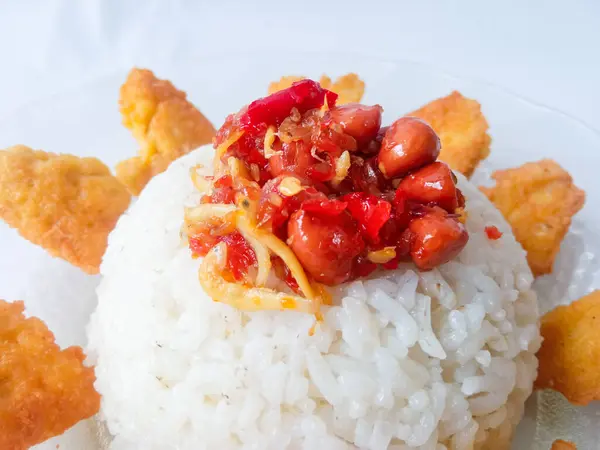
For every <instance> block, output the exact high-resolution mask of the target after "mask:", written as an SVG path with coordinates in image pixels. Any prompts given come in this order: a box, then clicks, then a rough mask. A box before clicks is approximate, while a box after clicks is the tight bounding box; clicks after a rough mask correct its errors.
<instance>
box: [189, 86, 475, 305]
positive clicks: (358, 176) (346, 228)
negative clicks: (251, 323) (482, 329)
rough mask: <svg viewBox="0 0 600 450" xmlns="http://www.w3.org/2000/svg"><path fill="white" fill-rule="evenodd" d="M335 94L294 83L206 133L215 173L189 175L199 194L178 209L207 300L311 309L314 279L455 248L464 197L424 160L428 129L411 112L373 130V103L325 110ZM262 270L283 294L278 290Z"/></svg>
mask: <svg viewBox="0 0 600 450" xmlns="http://www.w3.org/2000/svg"><path fill="white" fill-rule="evenodd" d="M336 97H337V96H336V94H334V93H332V92H330V91H328V90H326V89H323V88H322V87H321V86H320V85H319V84H318V83H316V82H314V81H312V80H302V81H298V82H296V83H294V84H292V86H291V87H289V88H287V89H284V90H281V91H278V92H276V93H274V94H272V95H270V96H268V97H265V98H262V99H259V100H256V101H254V102H252V103H251V104H250V105H248V106H247V107H244V108H242V110H241V111H240V112H238V113H237V114H231V115H230V116H228V117H227V119H226V121H225V123H224V125H223V126H222V127H221V129H220V130H219V131H218V133H217V136H216V138H215V141H214V146H215V149H216V150H217V151H216V154H215V159H216V161H215V165H214V167H215V173H214V174H212V175H211V176H210V177H205V182H204V183H200V182H198V181H197V180H195V181H194V183H195V185H196V186H206V185H209V186H210V189H208V190H207V191H205V192H204V196H203V197H202V200H201V202H200V203H201V204H200V205H199V206H197V207H196V208H191V209H189V210H188V211H187V212H186V234H187V236H188V239H189V245H190V248H191V250H192V252H193V254H194V255H195V256H202V257H205V258H204V261H203V262H202V267H201V270H200V281H201V283H202V286H203V287H204V289H205V290H206V292H207V293H209V295H211V296H212V297H213V298H214V299H215V300H216V301H222V302H226V303H229V304H232V305H234V306H236V307H238V308H241V309H245V310H257V309H293V310H297V311H304V312H311V313H313V314H316V315H318V311H319V306H320V305H321V304H323V303H324V302H325V294H326V290H325V289H323V287H322V286H320V284H319V283H323V284H325V285H330V286H332V285H337V284H340V283H344V282H347V281H350V280H353V279H356V278H359V277H364V276H368V275H369V274H370V273H372V272H373V271H375V270H377V269H383V270H393V269H395V268H397V267H398V263H399V262H401V261H413V262H414V263H415V264H416V265H417V267H418V268H419V269H421V270H430V269H432V268H434V267H436V266H438V265H440V264H443V263H445V262H447V261H449V260H450V259H452V258H454V257H455V256H456V255H458V253H459V252H460V251H461V250H462V249H463V248H464V246H465V245H466V243H467V241H468V233H467V231H466V228H465V227H464V225H463V223H461V222H460V220H459V219H460V217H461V215H460V212H461V211H463V210H464V206H465V202H464V197H463V196H462V194H461V192H460V190H459V189H458V188H457V186H456V182H457V180H456V177H455V176H454V174H453V173H452V171H451V170H450V168H449V167H448V166H447V165H445V164H443V163H441V162H436V158H437V156H438V154H439V151H440V141H439V138H438V137H437V135H436V134H435V132H434V131H433V130H432V129H431V127H429V125H427V124H426V123H425V122H423V121H421V120H419V119H415V118H412V117H403V118H400V119H398V120H396V121H395V122H393V123H392V124H391V125H390V126H389V127H381V115H382V112H383V109H382V108H381V106H379V105H375V106H365V105H360V104H352V103H351V104H345V105H343V106H336ZM193 176H194V177H196V178H197V177H198V174H197V173H194V174H193ZM463 214H464V213H463ZM271 272H273V273H274V274H275V275H276V277H275V278H279V279H280V280H281V281H283V282H285V283H286V284H287V285H288V286H289V288H290V291H291V292H292V293H284V292H278V291H277V290H276V289H275V288H274V286H275V284H271V283H272V281H269V280H270V279H271V278H272V277H269V274H270V273H271ZM232 296H236V297H235V298H232ZM257 299H258V301H257Z"/></svg>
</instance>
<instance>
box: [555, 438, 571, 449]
mask: <svg viewBox="0 0 600 450" xmlns="http://www.w3.org/2000/svg"><path fill="white" fill-rule="evenodd" d="M550 450H577V447H576V446H575V444H573V443H572V442H569V441H563V440H562V439H558V440H556V441H554V442H553V443H552V448H551V449H550Z"/></svg>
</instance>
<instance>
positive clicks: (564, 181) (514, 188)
mask: <svg viewBox="0 0 600 450" xmlns="http://www.w3.org/2000/svg"><path fill="white" fill-rule="evenodd" d="M492 178H493V179H494V180H495V181H496V185H495V186H494V187H491V188H481V190H482V191H483V192H484V193H485V194H486V195H487V196H488V198H489V199H490V200H491V201H492V202H493V203H494V205H496V207H497V208H498V209H499V210H500V212H501V213H502V214H503V215H504V218H505V219H506V220H507V221H508V223H509V224H510V225H511V226H512V229H513V232H514V234H515V237H516V239H517V241H519V243H520V244H521V245H522V246H523V248H524V249H525V251H526V252H527V261H528V262H529V267H530V268H531V271H532V272H533V274H534V275H536V276H537V275H543V274H545V273H550V272H552V266H553V264H554V259H555V258H556V255H557V254H558V251H559V249H560V243H561V242H562V240H563V238H564V237H565V234H567V231H568V230H569V226H570V225H571V218H572V217H573V215H575V213H577V211H579V210H580V209H581V208H582V206H583V204H584V202H585V193H584V192H583V191H582V190H581V189H578V188H577V187H576V186H575V185H574V184H573V179H572V178H571V176H570V175H569V173H568V172H567V171H566V170H564V169H563V168H562V167H561V166H559V165H558V164H557V163H556V162H554V161H552V160H550V159H544V160H541V161H538V162H531V163H527V164H524V165H522V166H520V167H516V168H513V169H507V170H497V171H495V172H494V173H493V174H492Z"/></svg>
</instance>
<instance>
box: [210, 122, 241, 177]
mask: <svg viewBox="0 0 600 450" xmlns="http://www.w3.org/2000/svg"><path fill="white" fill-rule="evenodd" d="M243 135H244V132H243V131H242V130H237V131H235V132H234V133H231V134H230V135H229V137H228V138H227V139H225V141H223V142H222V143H221V145H219V146H218V147H217V148H216V149H215V156H214V172H215V176H217V175H219V174H220V173H221V171H222V169H223V163H222V162H221V158H222V157H223V155H224V154H225V152H226V151H227V149H228V148H229V147H231V146H232V145H233V144H235V143H236V142H237V141H238V140H239V139H240V138H241V137H242V136H243Z"/></svg>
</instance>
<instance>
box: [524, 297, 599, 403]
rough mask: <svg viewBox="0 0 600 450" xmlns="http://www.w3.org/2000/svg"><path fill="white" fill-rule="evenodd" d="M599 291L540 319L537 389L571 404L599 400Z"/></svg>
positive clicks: (560, 307)
mask: <svg viewBox="0 0 600 450" xmlns="http://www.w3.org/2000/svg"><path fill="white" fill-rule="evenodd" d="M599 330H600V291H594V292H592V293H591V294H588V295H586V296H585V297H582V298H580V299H579V300H576V301H574V302H573V303H571V304H570V305H564V306H559V307H558V308H556V309H554V310H552V311H550V312H548V313H546V314H545V315H544V317H542V321H541V329H540V332H541V334H542V337H543V338H544V341H543V342H542V347H541V348H540V350H539V352H538V354H537V357H538V360H539V369H538V377H537V380H535V388H536V389H553V390H555V391H558V392H560V393H561V394H563V395H564V396H565V397H566V398H567V400H569V401H570V402H571V403H573V404H574V405H586V404H588V403H589V402H590V401H592V400H600V332H599Z"/></svg>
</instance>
